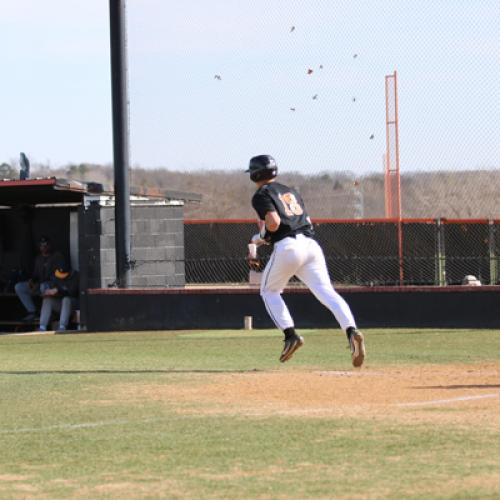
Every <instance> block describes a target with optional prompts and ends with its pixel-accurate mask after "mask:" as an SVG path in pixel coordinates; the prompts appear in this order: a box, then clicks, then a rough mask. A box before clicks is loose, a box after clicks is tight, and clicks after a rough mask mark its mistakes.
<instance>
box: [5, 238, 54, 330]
mask: <svg viewBox="0 0 500 500" xmlns="http://www.w3.org/2000/svg"><path fill="white" fill-rule="evenodd" d="M38 248H39V254H38V255H37V256H36V258H35V264H34V267H33V274H32V276H31V278H30V279H29V280H28V281H20V282H18V283H16V285H15V287H14V290H15V292H16V294H17V296H18V297H19V299H20V300H21V302H22V304H23V306H24V307H25V309H26V311H27V313H28V314H27V316H25V317H24V318H23V321H34V320H35V319H36V312H37V311H36V305H35V302H34V301H33V297H34V296H40V295H43V292H44V290H45V289H46V288H48V283H49V281H50V280H51V278H52V277H53V275H54V271H55V269H56V268H57V267H58V266H60V265H61V264H62V263H64V257H63V256H62V254H61V253H60V252H58V251H54V250H53V249H52V246H51V244H50V241H49V239H48V238H47V237H46V236H42V237H41V238H40V240H39V241H38Z"/></svg>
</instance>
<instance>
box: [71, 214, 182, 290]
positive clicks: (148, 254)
mask: <svg viewBox="0 0 500 500" xmlns="http://www.w3.org/2000/svg"><path fill="white" fill-rule="evenodd" d="M81 219H82V222H81V223H80V228H81V231H80V242H81V247H80V248H84V249H85V250H84V251H83V252H82V254H81V259H80V260H81V266H80V268H81V269H82V270H83V271H84V273H82V274H86V277H87V284H86V288H107V287H110V286H111V287H112V286H114V285H115V282H116V262H115V211H114V207H101V206H97V205H91V206H89V207H88V208H87V209H83V208H82V212H81ZM131 261H132V266H133V267H132V287H136V288H151V287H174V286H184V284H185V270H184V216H183V207H182V206H133V207H132V208H131Z"/></svg>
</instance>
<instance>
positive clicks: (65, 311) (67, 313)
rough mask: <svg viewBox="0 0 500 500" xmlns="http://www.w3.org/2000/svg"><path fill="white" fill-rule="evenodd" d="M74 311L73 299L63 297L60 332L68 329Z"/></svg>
mask: <svg viewBox="0 0 500 500" xmlns="http://www.w3.org/2000/svg"><path fill="white" fill-rule="evenodd" d="M72 311H73V306H72V301H71V297H63V298H62V300H61V314H60V316H59V328H58V330H59V331H64V330H67V329H68V323H69V318H70V317H71V313H72Z"/></svg>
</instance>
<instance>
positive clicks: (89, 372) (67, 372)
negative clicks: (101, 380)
mask: <svg viewBox="0 0 500 500" xmlns="http://www.w3.org/2000/svg"><path fill="white" fill-rule="evenodd" d="M263 371H265V370H259V369H257V368H252V369H250V370H197V369H191V370H189V369H175V368H173V369H171V370H168V369H166V370H22V371H0V375H82V374H83V375H94V374H113V373H117V374H124V373H127V374H131V373H132V374H133V373H136V374H148V373H256V372H263Z"/></svg>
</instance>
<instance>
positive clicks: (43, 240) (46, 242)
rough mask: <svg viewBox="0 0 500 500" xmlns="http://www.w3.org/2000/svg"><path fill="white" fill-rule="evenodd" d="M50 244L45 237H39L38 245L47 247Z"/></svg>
mask: <svg viewBox="0 0 500 500" xmlns="http://www.w3.org/2000/svg"><path fill="white" fill-rule="evenodd" d="M49 243H50V240H49V238H48V237H47V236H40V239H39V240H38V244H39V245H48V244H49Z"/></svg>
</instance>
